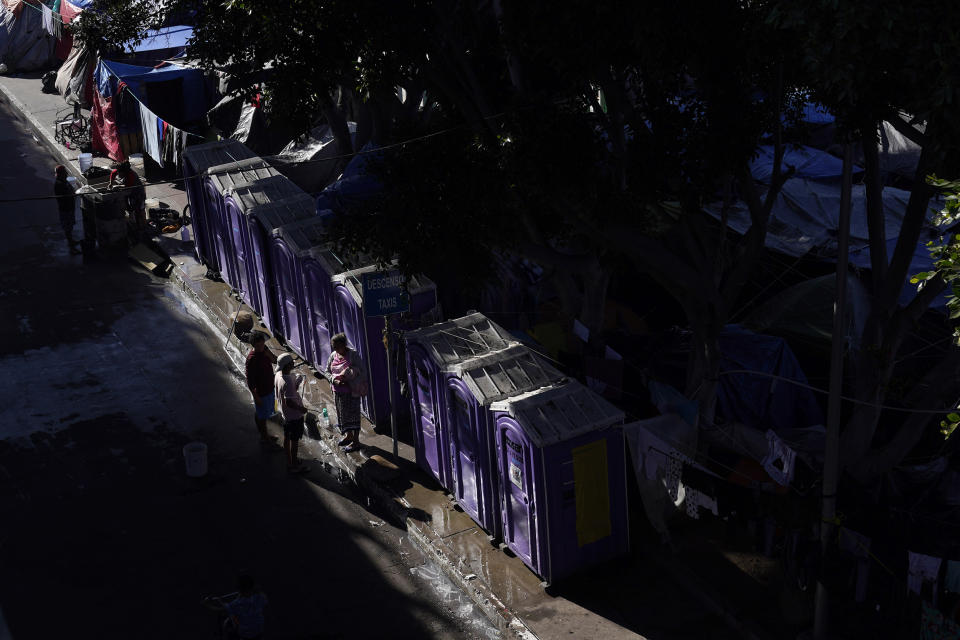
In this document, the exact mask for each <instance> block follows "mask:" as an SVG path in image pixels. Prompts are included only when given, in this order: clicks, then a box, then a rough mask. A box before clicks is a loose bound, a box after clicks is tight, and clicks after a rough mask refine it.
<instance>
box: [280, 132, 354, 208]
mask: <svg viewBox="0 0 960 640" xmlns="http://www.w3.org/2000/svg"><path fill="white" fill-rule="evenodd" d="M347 127H348V129H349V130H350V138H351V142H353V141H355V139H356V133H357V125H356V123H355V122H348V123H347ZM348 152H349V150H347V151H344V150H343V149H341V148H340V145H339V144H338V143H337V140H336V138H334V136H333V132H332V131H331V130H330V126H329V125H322V126H320V127H314V129H313V130H311V131H310V134H309V135H307V136H305V137H303V138H298V139H296V140H291V141H290V143H289V144H288V145H287V146H286V147H284V148H283V150H282V151H280V153H278V154H277V155H276V156H273V157H272V158H270V161H271V163H272V164H273V166H274V167H276V169H277V170H278V171H279V172H280V173H282V174H283V175H285V176H287V177H288V178H290V179H291V180H293V181H294V182H295V183H296V184H297V186H299V187H300V188H301V189H303V190H304V191H306V192H307V193H319V192H320V191H322V190H323V189H324V188H325V187H327V186H328V185H329V184H330V183H331V182H332V181H333V180H334V179H335V178H336V177H337V176H336V172H337V170H338V167H340V166H341V164H340V163H341V162H342V160H341V156H343V154H344V153H348Z"/></svg>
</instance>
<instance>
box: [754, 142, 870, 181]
mask: <svg viewBox="0 0 960 640" xmlns="http://www.w3.org/2000/svg"><path fill="white" fill-rule="evenodd" d="M758 151H759V155H758V156H757V157H756V158H755V159H754V160H753V161H752V162H751V163H750V174H751V175H753V178H754V179H755V180H758V181H760V182H763V183H764V184H769V183H770V178H771V177H772V176H773V160H774V147H773V146H767V145H764V146H762V147H760V149H759V150H758ZM780 164H781V171H786V170H787V168H788V167H793V169H794V174H793V177H795V178H805V179H809V180H824V181H831V180H839V179H840V178H841V176H842V175H843V161H842V160H840V158H837V157H834V156H832V155H830V154H829V153H827V152H825V151H820V150H819V149H814V148H813V147H806V146H802V145H800V146H793V145H791V146H789V147H787V148H786V149H785V150H784V154H783V160H782V161H781V163H780ZM853 173H854V179H857V177H858V175H859V174H862V173H863V169H861V168H860V167H856V166H855V167H854V168H853Z"/></svg>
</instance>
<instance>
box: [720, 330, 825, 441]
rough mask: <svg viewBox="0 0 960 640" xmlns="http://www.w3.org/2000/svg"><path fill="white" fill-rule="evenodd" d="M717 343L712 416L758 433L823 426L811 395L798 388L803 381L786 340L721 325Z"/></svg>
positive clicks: (807, 389)
mask: <svg viewBox="0 0 960 640" xmlns="http://www.w3.org/2000/svg"><path fill="white" fill-rule="evenodd" d="M719 343H720V384H719V386H718V388H717V413H719V414H720V415H722V416H724V417H725V418H727V419H728V420H734V421H736V422H739V423H741V424H744V425H746V426H748V427H753V428H754V429H760V430H764V431H765V430H767V429H773V430H774V431H778V430H780V429H797V428H804V427H809V426H811V425H817V424H823V423H824V420H823V412H822V411H821V410H820V405H818V404H817V401H816V397H815V396H814V394H813V391H811V390H810V389H809V388H806V387H804V386H800V385H807V384H808V383H807V377H806V375H804V373H803V370H802V369H801V368H800V363H799V362H797V358H796V356H795V355H794V354H793V351H792V350H791V349H790V346H789V345H788V344H787V342H786V340H784V339H783V338H778V337H775V336H765V335H762V334H759V333H753V332H752V331H747V330H746V329H744V328H743V327H741V326H739V325H727V326H726V327H724V328H723V331H721V332H720V336H719ZM734 371H746V372H750V373H732V372H734ZM726 372H731V373H726ZM790 381H794V382H797V383H799V384H792V383H791V382H790Z"/></svg>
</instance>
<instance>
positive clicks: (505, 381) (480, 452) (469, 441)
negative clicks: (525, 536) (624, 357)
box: [441, 344, 564, 537]
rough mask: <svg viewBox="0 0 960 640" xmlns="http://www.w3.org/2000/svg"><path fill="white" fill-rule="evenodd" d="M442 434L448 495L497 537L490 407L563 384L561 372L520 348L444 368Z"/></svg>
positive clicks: (493, 451)
mask: <svg viewBox="0 0 960 640" xmlns="http://www.w3.org/2000/svg"><path fill="white" fill-rule="evenodd" d="M445 373H446V379H445V388H444V390H443V395H442V396H441V397H442V399H443V404H444V405H445V407H446V410H445V412H444V414H442V415H444V419H445V423H444V427H445V428H444V430H445V431H446V432H447V434H448V436H449V443H450V444H449V446H450V449H449V450H450V479H451V485H450V490H451V491H452V492H453V496H454V498H456V500H457V503H459V505H460V506H461V507H463V510H464V511H466V512H467V514H469V515H470V517H471V518H473V519H474V520H475V521H476V522H477V524H479V525H480V526H482V527H483V528H484V529H486V530H487V532H488V533H490V534H491V536H492V537H498V536H499V535H500V508H499V501H498V500H497V497H496V496H497V493H496V487H497V481H498V477H497V465H496V449H495V445H494V427H493V419H492V417H493V414H492V413H491V412H490V409H489V408H490V405H492V404H493V403H494V402H497V401H500V400H505V399H506V398H510V397H512V396H516V395H520V394H522V393H525V392H529V391H533V390H534V389H539V388H541V387H544V386H547V385H549V384H553V383H557V382H559V381H561V380H563V378H564V376H563V374H562V373H560V372H559V371H557V370H556V369H554V368H553V367H551V366H550V365H549V364H547V362H546V361H545V360H544V359H542V358H540V357H539V356H537V355H536V354H534V353H533V352H532V351H531V350H530V349H528V348H527V347H525V346H523V345H520V344H518V345H514V346H512V347H508V348H506V349H503V350H500V351H494V352H493V353H489V354H487V355H484V356H480V357H478V358H471V359H470V360H466V361H464V362H461V363H459V364H455V365H452V366H449V367H447V368H446V369H445Z"/></svg>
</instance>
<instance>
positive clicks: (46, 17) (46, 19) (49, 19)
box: [41, 5, 56, 36]
mask: <svg viewBox="0 0 960 640" xmlns="http://www.w3.org/2000/svg"><path fill="white" fill-rule="evenodd" d="M41 11H42V12H43V30H44V31H46V32H47V33H49V34H50V35H52V36H56V31H55V30H54V27H53V9H51V8H50V7H48V6H46V5H41Z"/></svg>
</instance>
